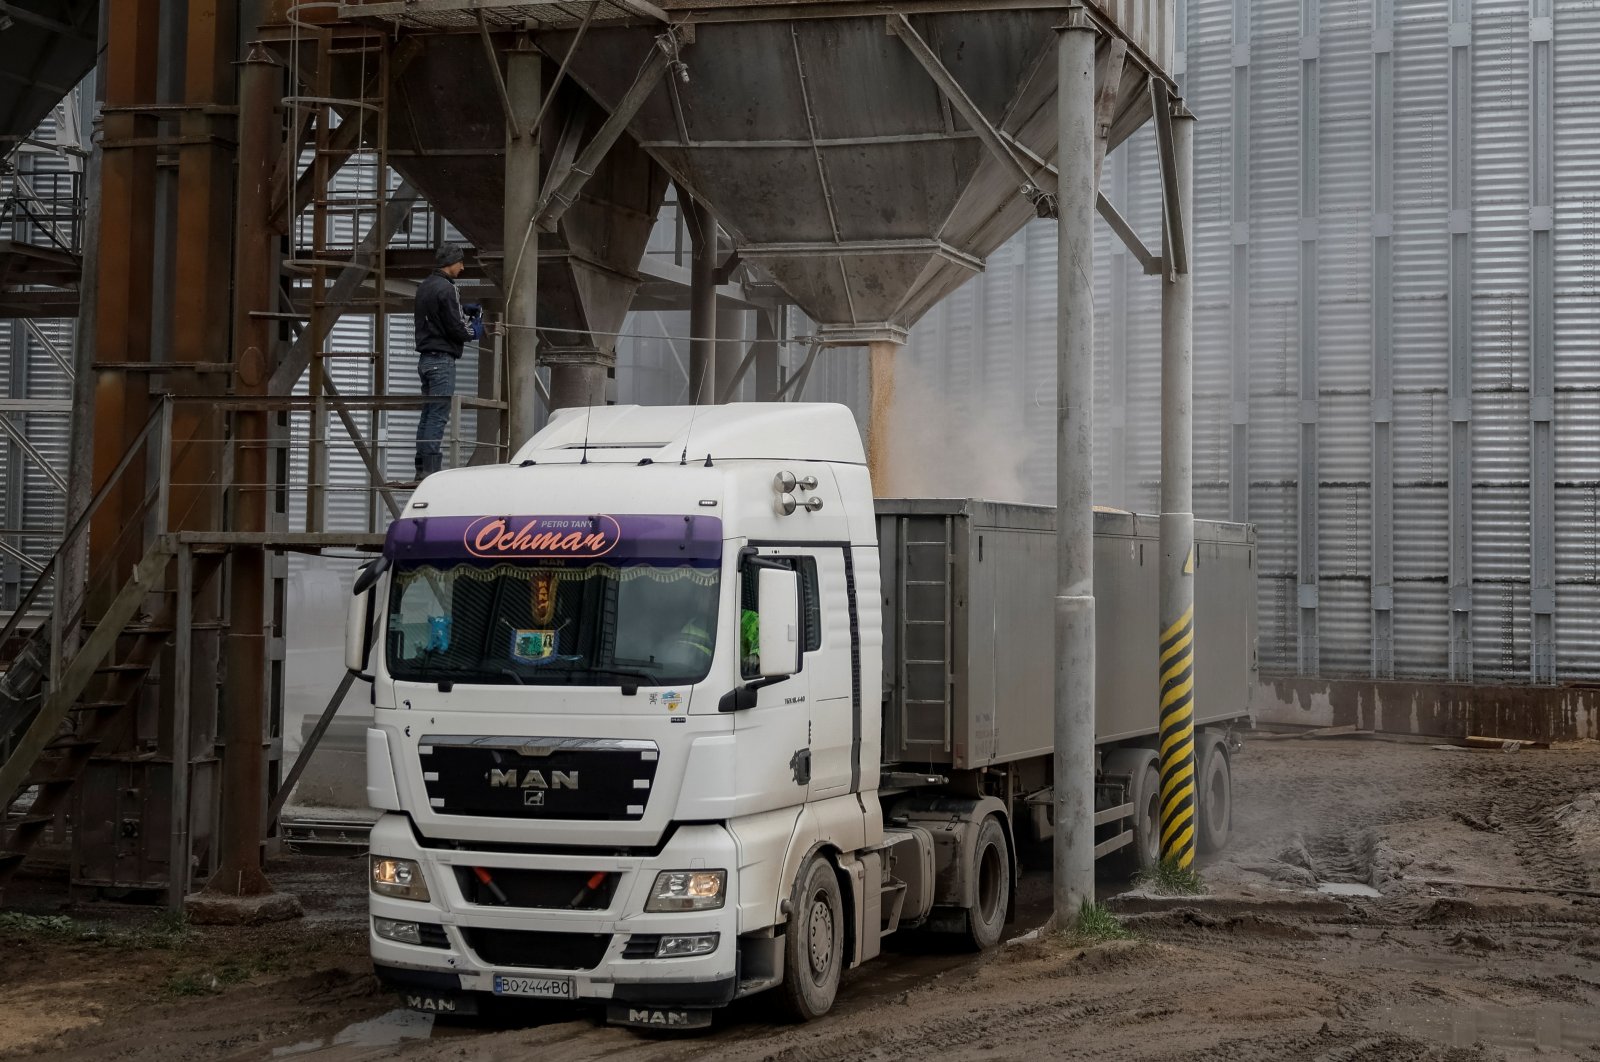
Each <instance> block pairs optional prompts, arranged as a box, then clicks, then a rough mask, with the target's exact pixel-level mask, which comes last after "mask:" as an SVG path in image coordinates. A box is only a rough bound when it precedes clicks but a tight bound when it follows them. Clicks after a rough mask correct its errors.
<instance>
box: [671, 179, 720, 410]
mask: <svg viewBox="0 0 1600 1062" xmlns="http://www.w3.org/2000/svg"><path fill="white" fill-rule="evenodd" d="M678 209H679V210H682V211H683V214H684V218H685V219H686V220H687V221H688V222H689V242H690V245H691V248H692V253H691V262H690V268H689V404H690V405H691V406H709V405H711V404H712V403H713V402H715V401H716V400H717V394H716V383H717V381H716V359H717V343H716V339H715V336H716V334H717V219H716V218H714V217H713V216H712V215H711V211H710V210H709V209H708V208H707V207H705V206H704V205H703V204H701V203H697V202H696V201H695V200H694V199H693V198H691V197H690V195H689V193H688V191H687V190H685V189H684V188H682V187H680V188H679V189H678Z"/></svg>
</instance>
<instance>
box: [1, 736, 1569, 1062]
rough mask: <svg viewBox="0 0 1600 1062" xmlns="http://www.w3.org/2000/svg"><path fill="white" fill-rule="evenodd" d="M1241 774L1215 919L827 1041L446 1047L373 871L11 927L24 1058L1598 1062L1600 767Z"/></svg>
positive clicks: (614, 1035)
mask: <svg viewBox="0 0 1600 1062" xmlns="http://www.w3.org/2000/svg"><path fill="white" fill-rule="evenodd" d="M1235 779H1236V782H1235V785H1236V801H1237V813H1236V822H1235V833H1234V843H1233V845H1232V847H1231V848H1230V850H1229V851H1228V852H1227V853H1225V854H1224V855H1223V856H1222V857H1220V858H1218V859H1215V860H1213V861H1211V862H1210V863H1209V864H1208V865H1207V866H1206V867H1205V868H1204V875H1205V879H1206V882H1207V885H1208V888H1209V892H1208V894H1207V895H1205V896H1202V897H1197V898H1181V899H1173V898H1158V897H1150V896H1145V895H1143V894H1141V893H1131V894H1122V895H1113V894H1116V893H1118V892H1119V891H1120V890H1119V889H1117V888H1115V887H1112V886H1110V885H1109V884H1108V885H1107V888H1106V892H1107V894H1108V897H1111V898H1110V899H1109V902H1110V904H1111V905H1112V906H1113V907H1114V908H1115V909H1117V910H1119V911H1121V912H1122V918H1123V921H1124V923H1125V924H1126V925H1127V927H1128V928H1129V929H1131V930H1132V931H1133V933H1134V934H1135V936H1134V939H1132V940H1122V941H1110V942H1104V943H1097V944H1091V945H1081V944H1074V943H1071V942H1068V941H1063V940H1061V939H1059V938H1053V937H1039V936H1037V935H1033V936H1032V937H1031V938H1030V937H1028V935H1027V930H1028V929H1029V926H1028V925H1027V924H1026V921H1027V920H1028V919H1024V920H1021V922H1022V923H1023V924H1019V925H1017V926H1015V927H1014V934H1015V935H1017V936H1020V937H1023V939H1021V940H1019V941H1018V942H1015V943H1012V944H1010V945H1008V946H1006V947H1003V948H1001V949H998V950H997V951H995V952H993V953H991V954H989V955H986V956H981V957H972V956H948V955H942V954H926V953H916V954H890V955H886V956H885V957H883V958H882V959H880V960H878V961H877V962H875V963H872V964H869V965H868V966H867V967H864V968H862V969H861V970H857V971H855V972H853V973H852V974H851V975H850V976H849V977H848V978H847V980H846V984H845V986H844V988H843V990H842V991H841V994H840V1001H839V1004H838V1005H837V1007H836V1009H835V1012H834V1013H833V1014H831V1015H829V1017H828V1018H826V1019H824V1020H822V1021H818V1022H815V1023H812V1024H810V1025H807V1026H791V1025H783V1024H781V1023H778V1022H776V1021H775V1020H774V1018H773V1016H772V1014H771V1013H770V1009H769V1006H768V1005H767V1004H766V1003H765V1002H764V1001H762V1000H761V999H760V997H756V998H754V999H750V1000H745V1001H742V1002H741V1003H739V1004H737V1005H735V1007H733V1008H731V1009H730V1010H729V1011H728V1012H727V1013H726V1014H724V1015H720V1016H719V1020H718V1022H717V1025H716V1027H715V1028H714V1029H713V1030H712V1032H711V1033H709V1034H707V1035H704V1036H700V1037H698V1038H693V1039H676V1038H673V1039H668V1038H653V1037H648V1036H641V1035H639V1034H636V1033H633V1032H629V1031H625V1030H620V1029H612V1028H605V1027H603V1026H601V1025H599V1024H598V1022H597V1021H596V1020H595V1019H594V1018H593V1017H592V1016H587V1015H585V1016H582V1017H580V1018H579V1020H571V1017H572V1016H571V1015H570V1014H569V1015H561V1016H556V1017H555V1018H554V1019H552V1020H549V1021H548V1023H545V1024H540V1021H541V1018H542V1017H544V1016H541V1015H539V1014H534V1013H523V1014H521V1015H509V1016H503V1017H502V1019H501V1020H499V1021H496V1022H493V1023H487V1022H486V1023H481V1024H474V1025H450V1026H446V1025H443V1024H438V1025H436V1024H435V1023H434V1021H433V1019H432V1018H431V1017H428V1016H424V1015H413V1014H409V1013H406V1012H403V1011H397V1010H396V1009H395V1000H394V998H393V997H392V996H390V995H388V994H386V993H384V992H382V991H381V990H379V989H378V988H377V987H376V986H375V984H374V982H373V980H372V978H371V977H370V976H369V974H368V972H367V964H366V955H365V937H364V932H365V930H364V922H363V910H364V908H363V903H364V897H363V895H362V893H361V888H362V881H361V864H360V862H359V859H355V858H350V857H345V858H320V859H319V858H308V857H297V858H296V859H294V860H292V861H289V862H288V863H286V864H284V865H282V866H279V867H276V868H275V869H274V877H275V879H276V880H277V881H278V882H279V883H280V886H282V887H286V888H288V889H290V890H294V891H298V892H299V893H300V894H301V896H302V899H303V900H304V901H305V902H306V905H307V909H308V915H307V917H306V919H304V920H303V921H300V922H297V923H294V924H291V925H286V926H275V927H270V928H265V929H251V930H228V931H224V930H215V929H207V930H199V929H190V928H187V927H183V926H181V925H178V924H175V923H172V922H169V921H166V920H160V919H158V920H154V921H152V920H151V919H150V917H149V916H148V915H134V914H130V913H129V912H127V911H118V910H115V909H107V908H106V907H104V906H102V907H96V908H84V909H80V910H75V911H72V912H70V914H71V915H72V916H73V917H72V920H70V921H68V920H66V919H51V918H43V919H41V918H38V917H34V916H32V915H28V916H21V915H17V914H15V913H12V914H6V913H0V1058H4V1059H12V1058H28V1059H38V1060H45V1059H68V1058H96V1059H119V1060H129V1062H147V1060H148V1062H188V1060H200V1059H206V1060H209V1059H268V1058H285V1057H289V1058H318V1059H337V1060H343V1062H355V1060H367V1059H380V1058H406V1059H416V1060H428V1059H440V1060H443V1059H460V1058H472V1059H484V1060H491V1062H493V1060H501V1059H504V1060H511V1059H525V1058H529V1057H538V1058H540V1059H541V1060H550V1062H575V1060H583V1059H600V1058H606V1059H613V1058H615V1059H637V1060H652V1062H654V1060H661V1062H677V1060H684V1062H687V1060H689V1059H695V1058H700V1057H703V1056H705V1057H714V1058H718V1059H729V1060H749V1062H758V1060H759V1062H827V1060H833V1059H840V1060H843V1059H875V1060H876V1059H882V1060H889V1059H926V1058H930V1057H937V1058H938V1059H939V1062H966V1060H979V1059H1011V1058H1024V1057H1026V1058H1029V1059H1098V1060H1105V1062H1121V1060H1129V1062H1131V1060H1168V1059H1171V1060H1178V1059H1228V1060H1237V1062H1253V1060H1267V1059H1274V1060H1276V1059H1305V1060H1319V1062H1365V1060H1371V1062H1379V1060H1384V1062H1387V1060H1420V1059H1429V1060H1469V1059H1472V1060H1476V1059H1497V1058H1525V1057H1528V1058H1531V1057H1533V1056H1534V1055H1535V1054H1537V1055H1538V1056H1539V1057H1541V1058H1574V1059H1589V1060H1597V1062H1600V891H1597V892H1596V893H1595V895H1593V896H1585V895H1581V894H1578V893H1574V892H1571V891H1569V892H1560V891H1539V890H1579V892H1580V893H1581V891H1585V890H1600V747H1596V746H1593V745H1591V746H1588V747H1578V748H1571V749H1556V750H1548V751H1542V750H1526V749H1525V750H1522V751H1519V752H1515V753H1505V752H1498V751H1490V752H1483V751H1470V752H1469V751H1465V750H1454V749H1452V750H1440V749H1434V748H1431V747H1429V746H1427V745H1416V744H1399V743H1390V742H1384V741H1376V740H1371V739H1366V740H1360V739H1350V740H1335V739H1288V740H1254V741H1250V742H1249V743H1247V745H1246V748H1245V750H1244V751H1243V752H1242V753H1241V754H1240V756H1239V757H1238V759H1237V761H1236V765H1235ZM1441 882H1450V883H1456V884H1440V883H1441ZM1461 883H1465V884H1461ZM1026 886H1027V893H1028V896H1029V898H1030V899H1031V900H1034V901H1036V900H1037V898H1038V897H1040V896H1042V895H1044V892H1045V887H1046V883H1045V882H1043V881H1042V880H1041V879H1038V878H1034V879H1031V880H1029V881H1028V882H1027V883H1026ZM1490 886H1495V887H1490ZM1505 886H1511V887H1520V888H1522V889H1525V890H1526V889H1531V890H1533V891H1513V890H1512V889H1507V888H1503V887H1505ZM1328 890H1331V891H1332V892H1333V893H1339V894H1330V892H1329V891H1328ZM1350 893H1359V895H1349V894H1350ZM32 910H33V911H34V912H38V908H37V907H34V908H32ZM1024 910H1025V911H1026V912H1027V913H1028V917H1029V918H1030V919H1036V918H1037V917H1038V914H1039V912H1040V910H1041V907H1040V905H1039V904H1038V903H1037V902H1030V903H1029V904H1026V905H1025V906H1024ZM97 919H98V920H103V921H104V922H105V923H106V924H105V925H101V926H97V927H96V928H93V929H86V928H85V927H86V924H87V923H90V922H94V921H95V920H97Z"/></svg>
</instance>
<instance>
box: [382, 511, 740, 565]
mask: <svg viewBox="0 0 1600 1062" xmlns="http://www.w3.org/2000/svg"><path fill="white" fill-rule="evenodd" d="M383 555H384V556H385V557H388V558H389V559H390V560H391V561H400V562H418V561H424V562H426V561H466V562H477V563H485V564H489V563H502V562H506V561H519V560H525V561H542V562H549V561H597V560H600V559H602V558H604V560H605V561H607V562H608V563H618V564H627V563H643V562H655V563H661V562H669V563H678V564H682V563H692V564H696V565H700V566H711V565H715V564H717V563H718V562H719V561H721V559H722V521H721V520H720V519H718V518H717V517H715V516H606V515H595V516H420V517H407V518H405V519H401V520H396V521H395V522H394V523H392V524H390V525H389V534H388V537H387V538H386V539H385V540H384V544H383Z"/></svg>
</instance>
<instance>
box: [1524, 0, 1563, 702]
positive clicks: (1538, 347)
mask: <svg viewBox="0 0 1600 1062" xmlns="http://www.w3.org/2000/svg"><path fill="white" fill-rule="evenodd" d="M1554 14H1555V12H1554V5H1553V3H1552V2H1551V0H1529V6H1528V42H1529V56H1528V70H1529V78H1530V80H1531V81H1532V84H1531V85H1530V86H1529V92H1528V106H1529V108H1530V110H1531V112H1532V113H1530V114H1529V116H1528V141H1529V143H1528V158H1529V172H1528V177H1529V189H1528V191H1529V196H1528V204H1529V218H1528V227H1529V229H1530V230H1532V231H1531V232H1530V234H1529V236H1530V240H1529V268H1530V271H1531V275H1530V277H1529V287H1528V291H1529V306H1528V317H1529V320H1530V322H1531V325H1532V334H1531V336H1530V344H1529V348H1528V349H1529V359H1530V364H1529V366H1528V386H1529V393H1528V419H1529V421H1530V423H1529V425H1528V434H1529V439H1530V450H1531V452H1530V453H1529V455H1528V457H1529V465H1530V468H1531V475H1530V478H1529V489H1530V493H1531V495H1532V497H1530V498H1529V499H1528V501H1529V505H1528V508H1529V513H1530V517H1531V520H1530V523H1531V527H1530V529H1529V547H1530V556H1529V561H1530V564H1531V568H1532V570H1531V571H1530V572H1529V576H1530V579H1529V582H1530V586H1529V605H1530V611H1531V612H1532V618H1533V624H1532V625H1533V644H1532V646H1531V652H1530V653H1529V669H1530V674H1529V678H1530V679H1531V680H1532V681H1533V682H1536V683H1551V682H1555V681H1556V632H1555V622H1556V563H1555V557H1556V470H1555V464H1556V458H1555V416H1556V410H1555V404H1556V372H1555V360H1556V351H1555V346H1556V343H1555V319H1556V297H1555V272H1556V254H1555V232H1554V229H1555V52H1554V48H1555V43H1554V36H1555V32H1554V30H1555V20H1554Z"/></svg>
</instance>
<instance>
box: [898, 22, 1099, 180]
mask: <svg viewBox="0 0 1600 1062" xmlns="http://www.w3.org/2000/svg"><path fill="white" fill-rule="evenodd" d="M888 27H889V32H891V33H893V34H894V35H895V36H897V37H899V38H900V40H901V41H903V42H904V43H905V46H906V48H908V49H909V50H910V52H911V54H912V55H913V56H915V57H916V60H917V62H918V63H920V64H922V68H923V69H924V70H926V71H927V72H928V76H929V77H930V78H932V79H933V83H934V84H935V85H937V86H939V91H940V92H941V93H943V94H944V98H945V99H946V100H948V101H949V102H950V106H951V107H953V108H954V109H955V111H956V113H957V114H959V115H961V120H962V121H964V122H966V123H967V128H969V129H971V130H972V131H973V132H974V133H975V134H977V137H978V139H979V140H981V141H983V146H984V147H986V148H988V149H989V154H990V155H992V156H994V158H995V160H996V161H998V162H999V163H1000V164H1001V165H1002V166H1005V167H1006V168H1007V169H1009V170H1011V172H1012V175H1013V176H1014V177H1015V178H1016V180H1017V188H1018V190H1019V191H1020V192H1021V193H1022V194H1023V195H1026V196H1028V198H1030V199H1033V200H1034V201H1035V202H1038V197H1037V195H1036V194H1035V193H1036V192H1045V193H1051V192H1054V191H1055V189H1054V188H1052V187H1050V183H1051V182H1050V174H1049V171H1048V170H1047V169H1045V168H1043V167H1035V168H1034V169H1032V170H1030V169H1029V168H1028V167H1027V166H1025V165H1023V162H1022V159H1020V158H1019V157H1018V156H1017V155H1016V153H1014V152H1013V151H1012V150H1011V148H1010V146H1009V145H1008V144H1007V143H1006V141H1005V140H1004V139H1003V138H1002V137H1001V135H1000V133H999V131H998V130H997V129H995V127H994V125H993V124H992V123H991V122H990V121H989V119H988V118H986V117H985V116H984V113H983V111H981V110H979V109H978V105H977V104H976V103H974V102H972V98H971V97H970V96H968V95H967V90H966V89H964V88H962V87H961V82H959V81H957V80H956V78H955V75H954V74H952V73H950V71H949V70H948V69H947V68H946V67H945V65H944V63H943V62H941V61H940V59H939V54H938V53H937V52H935V51H934V50H933V49H932V48H931V47H929V46H928V42H927V41H925V40H923V39H922V37H921V35H920V34H918V33H917V31H916V29H915V28H914V27H913V26H912V25H911V20H910V19H908V18H906V16H905V15H903V14H900V15H890V16H888ZM1089 76H1090V80H1091V85H1092V82H1093V78H1094V72H1093V71H1092V70H1091V71H1090V75H1089ZM1092 150H1093V144H1091V151H1092ZM1093 169H1094V168H1093V167H1091V174H1090V175H1091V178H1092V177H1093Z"/></svg>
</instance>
